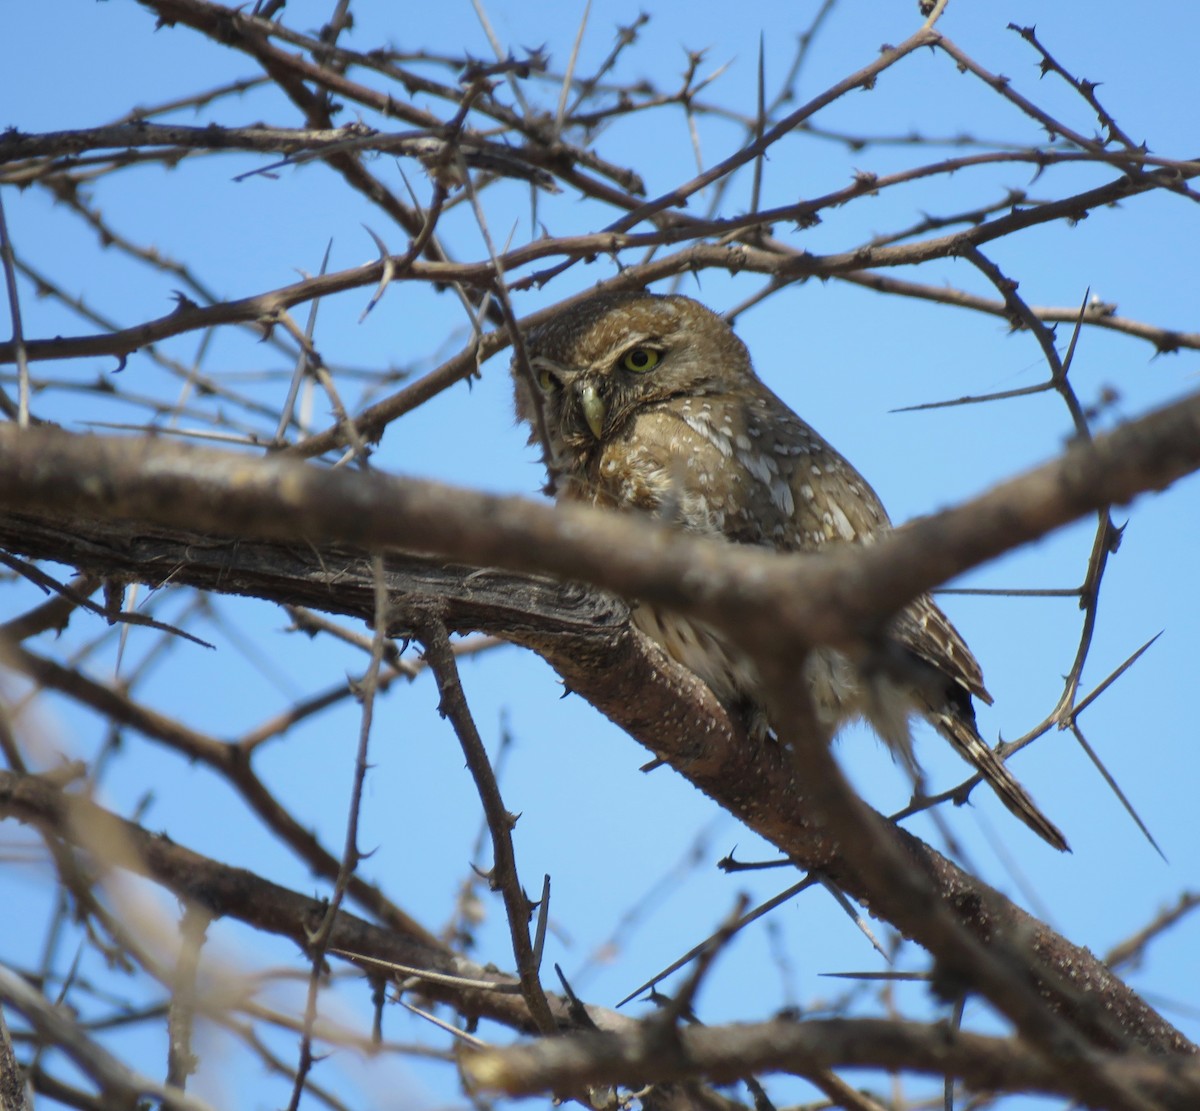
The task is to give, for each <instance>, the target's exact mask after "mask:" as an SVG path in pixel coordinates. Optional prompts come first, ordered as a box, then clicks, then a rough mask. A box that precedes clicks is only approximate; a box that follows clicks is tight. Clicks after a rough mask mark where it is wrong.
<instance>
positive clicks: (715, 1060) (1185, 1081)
mask: <svg viewBox="0 0 1200 1111" xmlns="http://www.w3.org/2000/svg"><path fill="white" fill-rule="evenodd" d="M1098 1057H1102V1058H1103V1059H1104V1063H1105V1064H1106V1066H1108V1067H1110V1068H1112V1069H1114V1070H1116V1071H1118V1072H1120V1073H1121V1074H1123V1076H1124V1078H1125V1079H1126V1080H1127V1081H1128V1082H1129V1083H1130V1084H1135V1085H1137V1086H1138V1087H1139V1088H1141V1089H1142V1090H1143V1091H1145V1092H1146V1093H1147V1095H1148V1096H1149V1097H1150V1098H1151V1099H1153V1100H1155V1101H1158V1102H1156V1103H1155V1106H1156V1107H1161V1108H1163V1109H1164V1111H1166V1109H1167V1108H1177V1109H1179V1111H1183V1109H1184V1108H1190V1107H1193V1106H1195V1101H1196V1100H1197V1099H1200V1064H1197V1063H1196V1062H1191V1061H1189V1062H1179V1061H1176V1060H1173V1059H1172V1060H1170V1061H1165V1060H1163V1058H1161V1057H1151V1056H1149V1055H1146V1054H1140V1053H1129V1054H1115V1053H1114V1054H1101V1055H1098ZM463 1061H464V1068H465V1071H466V1073H467V1076H468V1077H469V1078H470V1079H471V1080H472V1081H473V1082H474V1084H476V1085H477V1086H478V1087H480V1088H482V1089H484V1090H491V1091H502V1092H505V1093H507V1094H509V1095H534V1094H537V1093H539V1092H563V1091H570V1090H572V1089H575V1088H578V1087H580V1086H582V1085H585V1084H622V1085H628V1086H629V1087H637V1086H638V1085H639V1084H641V1083H644V1082H646V1081H647V1080H656V1081H663V1080H675V1079H684V1078H687V1077H694V1076H703V1077H705V1078H707V1079H710V1080H712V1081H714V1082H715V1083H723V1082H724V1083H728V1082H731V1081H734V1080H737V1079H739V1078H740V1077H742V1076H745V1075H746V1074H747V1073H748V1072H755V1073H758V1072H788V1073H793V1074H796V1075H806V1074H808V1073H811V1072H815V1071H817V1070H819V1069H833V1068H877V1069H886V1070H889V1071H893V1070H894V1071H904V1072H910V1071H911V1072H918V1073H925V1074H927V1075H930V1076H949V1077H953V1078H955V1079H958V1080H961V1081H963V1082H964V1083H965V1084H966V1086H967V1087H969V1088H970V1089H971V1090H973V1091H977V1092H989V1091H990V1092H1005V1091H1013V1092H1041V1093H1044V1094H1046V1095H1060V1096H1068V1097H1069V1096H1070V1095H1071V1094H1072V1085H1071V1082H1070V1079H1069V1077H1067V1076H1065V1075H1064V1070H1062V1069H1061V1068H1054V1067H1052V1066H1050V1065H1047V1064H1046V1063H1045V1062H1044V1061H1042V1060H1040V1059H1039V1057H1038V1056H1037V1054H1035V1053H1034V1052H1032V1051H1031V1050H1030V1049H1029V1048H1028V1047H1026V1046H1023V1045H1021V1044H1020V1043H1019V1042H1017V1041H1015V1040H1013V1039H1003V1038H993V1037H985V1036H983V1035H979V1034H969V1033H964V1032H963V1031H961V1030H954V1029H952V1028H950V1027H948V1026H945V1025H942V1024H938V1025H935V1026H926V1025H923V1024H921V1023H916V1022H898V1021H890V1020H886V1019H839V1018H835V1019H811V1020H809V1021H806V1022H789V1021H786V1020H776V1021H774V1022H765V1023H747V1024H744V1025H739V1026H707V1027H706V1026H687V1027H683V1028H681V1029H679V1030H677V1031H676V1032H675V1037H674V1038H672V1039H664V1038H662V1037H660V1036H658V1031H656V1030H655V1029H654V1024H653V1020H652V1019H651V1020H649V1021H646V1022H642V1023H638V1024H637V1025H635V1026H631V1027H628V1028H627V1029H625V1030H622V1031H621V1032H619V1033H618V1032H613V1033H605V1034H597V1033H588V1032H581V1033H578V1034H570V1035H566V1036H564V1037H561V1038H552V1039H551V1038H545V1039H540V1040H539V1041H537V1042H533V1043H527V1044H523V1045H518V1046H511V1047H507V1048H497V1049H487V1050H468V1051H466V1052H465V1053H464V1054H463Z"/></svg>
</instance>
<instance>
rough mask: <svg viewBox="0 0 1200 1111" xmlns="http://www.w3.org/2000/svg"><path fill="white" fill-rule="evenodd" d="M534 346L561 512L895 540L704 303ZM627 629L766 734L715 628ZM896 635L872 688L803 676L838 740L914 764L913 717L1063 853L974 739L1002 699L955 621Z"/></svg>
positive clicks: (824, 670) (735, 657) (605, 316)
mask: <svg viewBox="0 0 1200 1111" xmlns="http://www.w3.org/2000/svg"><path fill="white" fill-rule="evenodd" d="M525 343H526V350H527V353H528V357H529V366H530V370H531V379H532V380H527V379H526V377H525V376H524V375H523V374H522V373H520V372H519V370H518V368H516V367H515V366H514V374H515V377H516V390H517V408H518V412H519V414H520V415H521V416H522V417H523V418H524V419H526V420H528V421H529V422H530V424H532V425H534V427H537V424H538V421H537V419H536V410H540V412H541V418H542V422H543V423H544V427H545V428H546V430H547V432H548V434H549V437H550V443H549V445H548V446H549V448H550V451H551V455H552V458H551V461H550V465H551V469H552V472H553V477H554V484H555V489H556V492H557V496H558V497H559V498H560V499H564V500H572V501H583V502H589V503H591V504H594V505H599V506H603V507H610V508H615V509H621V510H629V511H640V512H643V513H647V514H650V515H652V516H654V517H656V518H658V519H659V520H661V521H664V522H666V523H668V524H670V525H673V526H675V527H678V528H682V529H686V530H688V531H690V532H695V533H699V534H701V535H705V536H713V537H720V538H723V539H725V540H729V541H732V542H735V543H740V544H757V545H763V546H766V547H773V548H776V549H778V550H781V551H813V550H816V549H819V548H821V547H823V546H824V545H825V544H845V543H858V544H868V543H871V542H872V541H873V540H874V539H875V538H876V537H877V536H878V535H879V534H880V533H881V532H883V531H885V530H887V529H888V528H890V523H889V521H888V517H887V514H886V512H885V511H884V508H883V505H882V504H881V503H880V501H879V498H878V497H877V496H876V494H875V491H874V490H872V489H871V487H870V486H869V485H868V484H867V482H866V480H865V479H863V478H862V476H861V475H859V473H858V472H857V471H856V470H855V469H854V468H853V467H852V466H851V465H850V464H849V463H848V462H847V461H846V460H845V459H844V458H843V457H842V456H841V455H839V454H838V453H837V452H836V451H834V449H833V448H832V447H830V445H829V444H828V443H826V442H825V441H824V440H823V439H822V438H821V437H820V436H819V435H818V434H817V433H816V432H815V431H814V430H813V429H812V428H810V427H809V426H808V425H807V424H805V423H804V421H802V420H801V419H800V418H799V417H798V416H796V414H795V413H793V412H792V411H791V410H790V409H789V408H788V407H787V406H786V405H785V404H784V403H783V402H782V401H781V400H780V399H779V398H778V397H776V396H775V394H773V393H772V392H771V391H770V390H769V389H768V388H767V387H766V385H764V384H763V382H762V381H761V380H760V379H759V378H758V376H757V375H756V374H755V373H754V369H753V367H752V366H751V363H750V357H749V354H748V353H747V351H746V348H745V345H744V344H743V343H742V342H741V340H739V339H738V338H737V336H735V335H734V334H733V331H732V330H731V329H730V328H729V326H728V325H727V324H726V323H725V321H724V320H722V319H721V318H720V317H719V316H717V315H716V314H715V313H713V312H711V311H710V310H708V309H706V308H705V307H704V306H703V305H701V304H699V303H698V302H696V301H693V300H691V299H690V298H687V297H680V296H669V297H659V296H655V295H652V294H647V293H625V294H608V295H598V296H595V297H592V298H590V299H588V300H585V301H583V302H581V303H580V304H578V305H576V306H574V307H573V308H571V309H569V310H567V311H565V312H563V313H561V314H560V315H559V316H557V317H555V318H554V319H552V320H551V321H549V322H548V323H546V324H543V325H541V326H540V327H538V328H536V329H533V330H532V331H531V332H530V333H529V334H528V336H526V340H525ZM633 619H634V621H635V623H636V624H637V625H638V627H639V628H641V629H642V630H643V631H644V632H645V633H646V634H647V635H648V636H650V637H652V638H653V639H655V640H656V641H658V643H659V644H661V645H662V646H663V648H664V649H665V650H666V651H667V652H668V653H669V654H670V655H671V656H672V657H673V658H674V659H676V660H678V661H679V662H680V663H682V664H683V665H684V666H685V667H688V668H690V669H691V670H692V671H694V672H695V673H696V674H697V675H699V676H700V677H701V678H702V679H703V680H704V681H705V682H706V683H708V685H709V686H710V687H712V689H713V691H714V692H715V693H716V694H717V696H718V697H719V698H721V699H722V701H724V702H725V703H726V704H727V705H729V706H730V707H731V708H746V707H748V708H749V709H750V711H751V713H750V722H751V724H752V727H753V728H755V729H756V731H765V729H766V722H765V716H764V713H763V710H762V706H761V702H760V700H759V699H758V698H756V689H757V686H758V684H757V680H756V676H755V674H754V669H753V667H752V666H751V663H750V661H749V660H748V659H746V658H745V657H744V656H743V655H742V653H740V652H737V651H736V650H734V649H732V648H731V647H730V646H729V645H728V643H727V642H726V641H725V640H724V638H722V637H721V635H720V634H719V633H718V632H717V631H716V630H714V629H711V628H709V627H707V626H705V625H704V624H703V623H700V622H696V621H693V620H691V619H689V618H685V617H683V616H681V615H679V614H676V613H671V612H664V611H661V610H659V609H657V608H656V607H653V606H649V605H645V604H641V605H637V604H635V606H634V611H633ZM889 638H890V639H889V642H888V643H889V645H890V646H891V648H893V649H896V650H897V651H896V652H893V653H891V655H892V656H898V660H897V659H890V656H889V659H890V662H891V663H892V664H894V665H897V666H893V667H889V668H875V669H872V672H871V674H870V675H865V674H864V673H863V670H862V668H861V667H859V666H856V665H855V664H854V663H852V662H851V661H850V660H849V659H848V658H847V657H846V656H845V655H843V654H841V653H839V652H835V651H833V650H831V649H824V648H822V649H817V650H815V651H813V652H811V653H810V654H809V657H808V659H807V661H806V664H805V672H804V677H805V679H806V680H807V682H808V683H809V686H810V689H811V692H812V699H813V705H814V707H815V709H816V712H817V714H818V716H819V717H820V719H821V720H822V721H823V722H824V724H825V725H826V726H827V727H828V729H829V731H830V732H831V733H832V732H833V731H834V730H836V729H837V728H838V726H840V725H841V724H842V723H844V722H845V721H847V720H849V719H851V718H855V717H865V718H867V719H869V720H871V721H872V723H873V724H874V725H875V727H876V729H877V730H878V731H879V732H880V733H881V735H882V736H884V738H885V739H886V740H888V741H889V742H891V743H892V744H893V746H895V747H898V748H899V749H900V750H901V752H902V754H904V755H905V756H906V758H907V756H908V752H907V741H906V737H907V727H906V726H905V725H904V721H905V719H906V718H907V716H908V715H909V714H910V713H917V714H919V715H920V716H922V717H924V718H925V719H926V720H928V721H929V722H930V723H931V724H932V725H933V726H934V728H936V729H937V731H938V732H939V733H941V734H942V736H943V737H945V738H946V739H947V740H949V741H950V743H951V744H952V745H953V746H954V747H955V749H956V750H957V751H958V752H959V753H960V754H961V755H962V756H964V757H965V758H966V759H967V760H968V761H969V762H970V763H972V764H973V765H974V766H975V767H976V768H977V769H978V771H979V772H980V773H981V774H982V776H983V777H984V778H985V779H986V780H987V781H988V783H989V784H990V785H991V786H992V788H993V789H994V790H995V791H996V793H997V794H998V795H999V796H1000V798H1001V799H1002V800H1003V802H1004V803H1005V805H1006V806H1008V808H1009V809H1010V810H1011V811H1012V812H1013V813H1014V814H1016V815H1017V816H1018V817H1019V818H1021V819H1022V821H1024V822H1025V823H1026V824H1027V825H1029V826H1030V827H1031V828H1032V829H1034V830H1035V831H1036V832H1037V833H1039V834H1040V835H1041V836H1042V837H1044V838H1045V839H1046V840H1047V841H1048V842H1049V843H1050V844H1052V845H1054V846H1055V847H1056V848H1059V849H1065V848H1066V847H1067V844H1066V841H1065V839H1064V838H1063V836H1062V834H1061V833H1060V832H1059V831H1058V830H1057V829H1056V828H1055V827H1054V825H1053V824H1052V823H1051V822H1050V821H1049V820H1048V819H1047V818H1046V817H1045V816H1044V815H1043V814H1042V812H1041V811H1040V810H1039V809H1038V808H1037V805H1036V804H1035V803H1034V802H1033V800H1032V799H1031V798H1030V797H1029V795H1028V794H1027V793H1026V791H1025V790H1024V788H1023V787H1021V785H1020V784H1019V783H1018V782H1017V781H1016V780H1015V779H1014V778H1013V776H1012V774H1011V773H1010V772H1009V771H1008V769H1007V768H1006V767H1005V766H1004V763H1003V761H1001V760H1000V759H999V758H998V757H997V756H996V754H995V753H994V752H993V751H992V750H991V749H990V748H989V747H988V746H987V744H986V743H985V742H984V741H983V739H982V738H981V737H980V736H979V732H978V730H977V729H976V726H975V714H974V710H973V708H972V705H971V698H972V696H975V697H977V698H981V699H983V700H984V701H985V702H988V703H990V702H991V700H992V699H991V696H990V695H989V694H988V692H987V689H986V688H985V687H984V685H983V675H982V673H981V671H980V668H979V664H978V663H977V662H976V660H975V657H974V656H972V655H971V651H970V649H969V648H968V647H967V645H966V643H965V642H964V641H963V639H962V637H961V636H959V634H958V632H957V630H956V629H955V628H954V626H953V625H951V624H950V621H949V619H948V618H947V617H946V615H945V614H944V613H942V611H941V610H940V609H939V608H938V607H937V605H936V604H935V603H934V602H933V600H932V599H931V598H930V597H928V595H924V596H922V597H920V598H918V599H916V600H915V601H914V602H913V603H911V604H910V605H909V606H908V607H906V608H905V609H904V610H903V611H901V613H899V614H898V615H897V616H896V618H895V619H894V621H893V623H892V625H891V627H890V629H889ZM897 723H900V724H899V726H898V725H897ZM901 731H902V732H903V733H904V738H900V737H899V736H898V735H897V734H898V733H899V732H901Z"/></svg>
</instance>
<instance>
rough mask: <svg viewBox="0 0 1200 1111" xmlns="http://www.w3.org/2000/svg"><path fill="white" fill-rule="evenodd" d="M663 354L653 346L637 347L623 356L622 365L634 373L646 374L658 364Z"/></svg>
mask: <svg viewBox="0 0 1200 1111" xmlns="http://www.w3.org/2000/svg"><path fill="white" fill-rule="evenodd" d="M661 358H662V356H661V355H660V354H659V353H658V352H657V351H655V350H654V349H653V348H652V347H635V348H634V349H633V350H632V351H627V352H625V354H624V355H622V356H621V366H623V367H624V368H625V369H626V370H632V371H633V372H634V374H645V373H646V371H648V370H653V369H654V368H655V367H656V366H658V364H659V361H660V359H661Z"/></svg>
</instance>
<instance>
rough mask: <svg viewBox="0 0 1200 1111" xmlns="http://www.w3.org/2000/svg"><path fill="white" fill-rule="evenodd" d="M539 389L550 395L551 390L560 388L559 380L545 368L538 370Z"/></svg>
mask: <svg viewBox="0 0 1200 1111" xmlns="http://www.w3.org/2000/svg"><path fill="white" fill-rule="evenodd" d="M536 378H537V384H538V389H539V390H542V391H543V392H544V393H549V392H550V391H551V390H554V389H557V388H558V379H557V378H555V377H554V375H553V374H551V373H550V372H549V371H548V370H547V369H546V368H545V367H542V368H541V369H540V370H538V372H537V375H536Z"/></svg>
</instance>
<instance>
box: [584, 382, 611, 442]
mask: <svg viewBox="0 0 1200 1111" xmlns="http://www.w3.org/2000/svg"><path fill="white" fill-rule="evenodd" d="M579 408H580V409H582V410H583V419H584V420H585V421H587V426H588V428H590V429H591V430H592V435H593V436H595V437H596V439H597V440H598V439H600V437H601V435H603V433H604V418H605V416H606V415H607V413H608V406H607V405H605V403H604V399H603V398H602V397H601V396H600V393H599V391H598V390H597V389H596V387H595V386H594V385H592V384H591V383H590V382H584V383H583V385H581V386H580V387H579Z"/></svg>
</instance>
